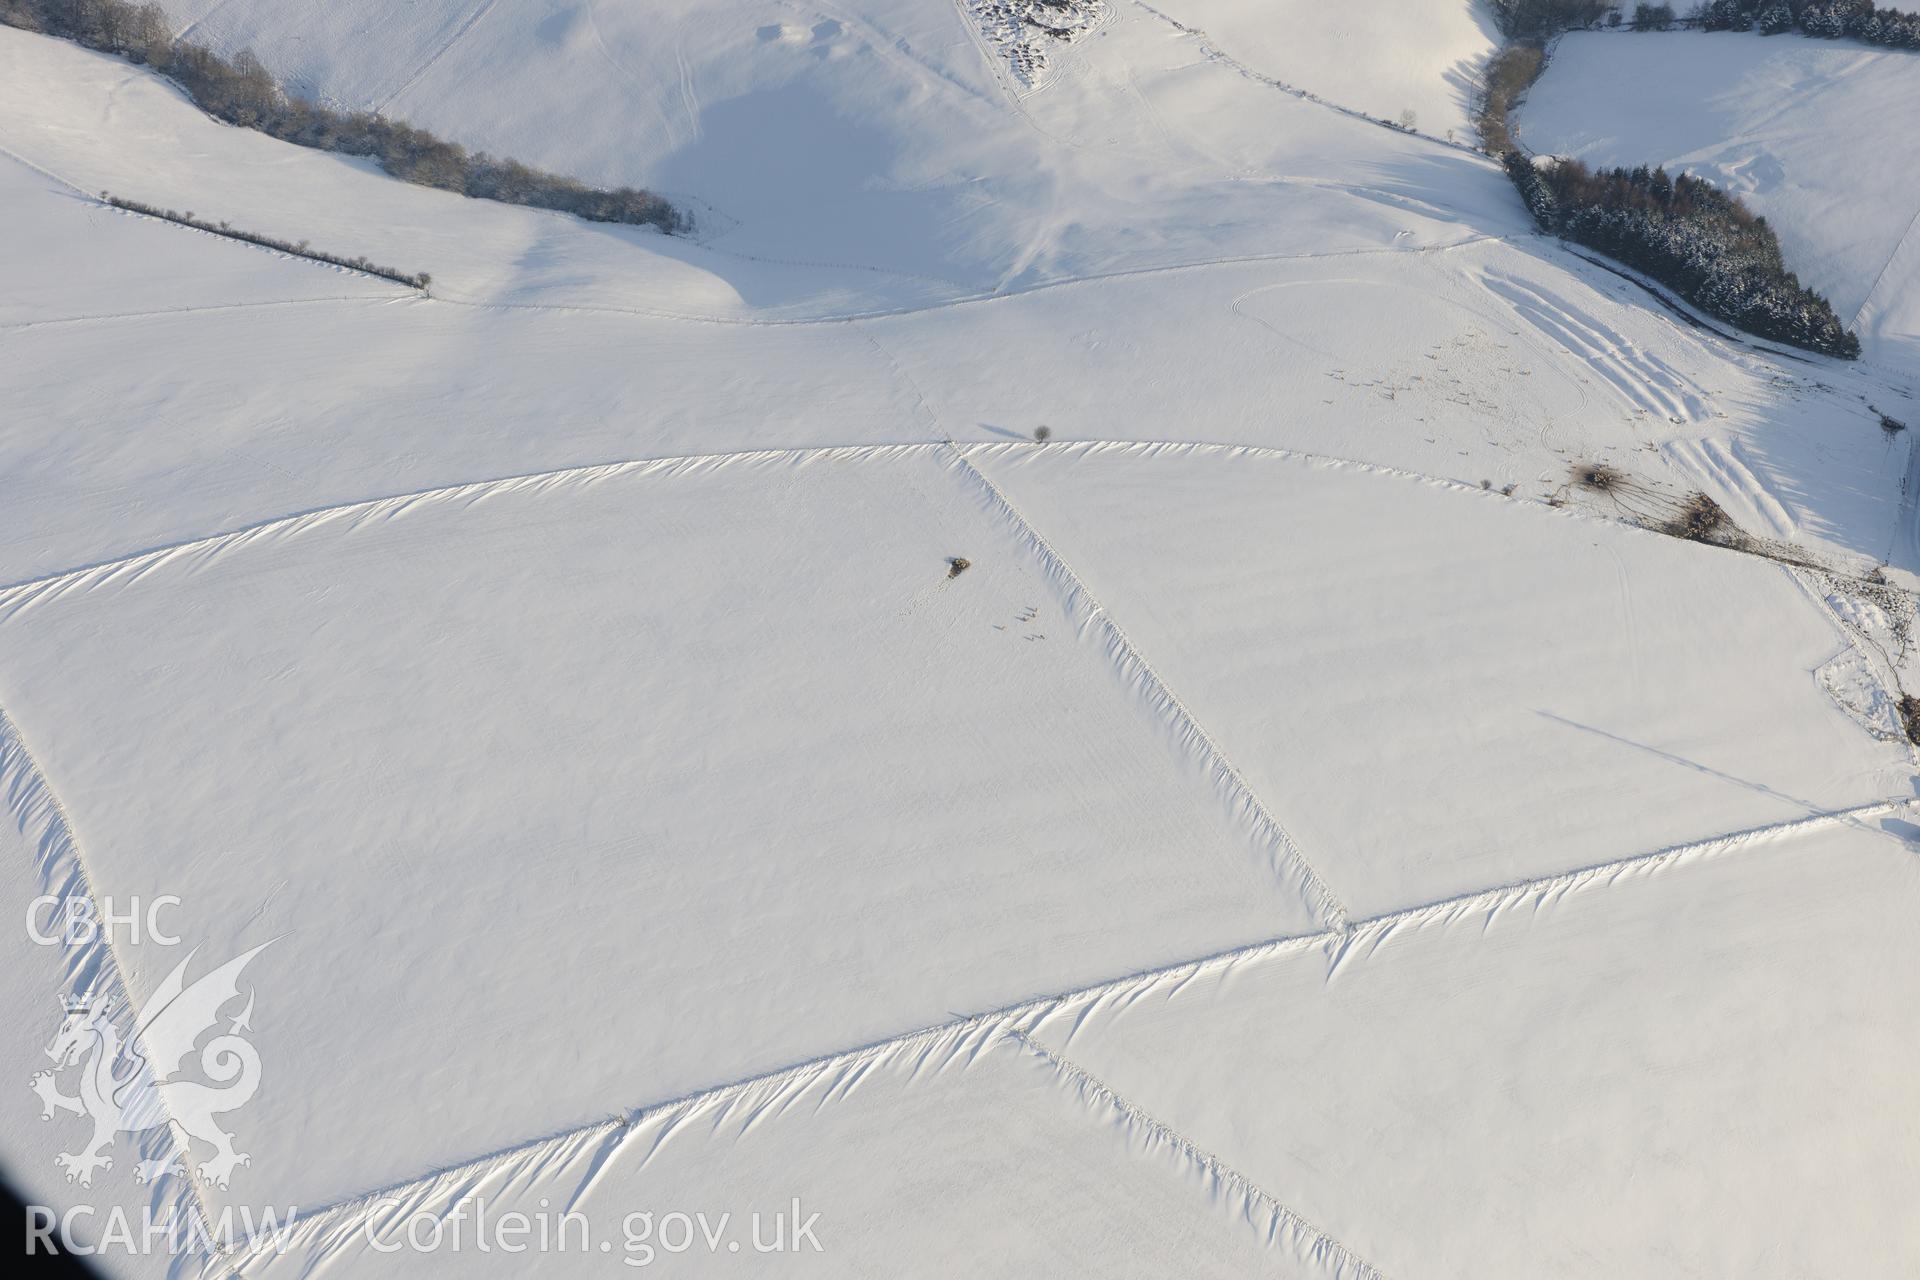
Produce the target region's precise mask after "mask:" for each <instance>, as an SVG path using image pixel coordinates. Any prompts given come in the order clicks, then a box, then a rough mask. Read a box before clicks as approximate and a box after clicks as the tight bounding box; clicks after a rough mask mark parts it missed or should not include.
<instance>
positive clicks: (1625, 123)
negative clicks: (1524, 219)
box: [1519, 32, 1920, 369]
mask: <svg viewBox="0 0 1920 1280" xmlns="http://www.w3.org/2000/svg"><path fill="white" fill-rule="evenodd" d="M1915 71H1916V68H1915V59H1914V55H1913V54H1912V53H1909V52H1904V51H1898V50H1888V49H1875V48H1873V47H1872V46H1869V45H1863V44H1858V43H1855V42H1853V41H1831V40H1811V39H1806V38H1804V37H1801V36H1798V35H1793V36H1790V37H1788V38H1785V39H1782V38H1780V37H1777V36H1776V37H1767V36H1762V35H1758V34H1754V33H1746V34H1736V33H1733V32H1712V33H1706V32H1658V33H1650V34H1640V33H1635V34H1629V35H1618V34H1596V33H1580V32H1576V33H1573V34H1570V35H1568V36H1566V37H1564V38H1562V39H1561V40H1560V41H1559V43H1558V44H1557V45H1556V46H1555V49H1554V54H1553V58H1552V61H1551V62H1550V63H1549V65H1548V68H1547V73H1546V75H1545V76H1543V77H1542V78H1541V80H1540V83H1539V84H1538V85H1536V86H1535V87H1534V89H1533V91H1532V93H1531V94H1530V95H1529V96H1528V99H1527V104H1526V107H1525V108H1524V109H1523V110H1522V111H1521V112H1520V113H1519V126H1520V129H1519V136H1520V138H1521V139H1522V140H1523V141H1524V142H1525V143H1526V144H1527V146H1528V147H1530V148H1531V149H1533V150H1535V151H1540V152H1551V153H1553V154H1556V155H1572V156H1578V157H1579V158H1581V159H1583V160H1586V161H1588V162H1589V163H1592V164H1605V165H1616V164H1627V165H1634V164H1665V165H1666V166H1668V168H1670V169H1673V170H1675V171H1676V172H1678V171H1681V170H1685V171H1686V172H1688V173H1695V174H1698V175H1700V176H1701V177H1703V178H1706V179H1708V180H1710V181H1712V182H1714V183H1715V184H1717V185H1719V186H1721V187H1724V188H1726V189H1727V190H1729V191H1733V192H1735V193H1737V194H1738V195H1739V196H1740V197H1741V198H1742V199H1744V200H1745V201H1746V202H1747V203H1748V204H1749V205H1751V206H1752V207H1753V209H1754V210H1755V211H1756V212H1758V213H1760V214H1763V215H1764V216H1765V217H1766V218H1767V220H1768V221H1769V222H1771V223H1772V224H1773V225H1774V228H1775V229H1776V230H1777V231H1778V233H1779V235H1780V241H1781V244H1782V246H1783V247H1784V248H1785V250H1786V252H1787V257H1788V261H1789V262H1791V263H1792V264H1793V266H1794V268H1795V269H1796V270H1797V271H1798V272H1799V274H1800V277H1801V279H1803V280H1804V281H1806V282H1807V283H1808V284H1810V285H1812V286H1813V287H1814V288H1816V289H1818V290H1820V291H1821V292H1822V293H1825V294H1826V295H1827V297H1828V298H1829V299H1830V300H1831V301H1832V302H1833V306H1834V310H1835V311H1837V312H1838V313H1839V314H1840V317H1841V318H1842V319H1843V320H1846V321H1847V322H1848V323H1849V324H1852V325H1853V326H1854V327H1856V328H1857V329H1858V330H1859V331H1860V337H1861V340H1862V342H1864V343H1865V344H1866V345H1867V354H1868V355H1869V356H1870V357H1878V358H1883V359H1887V360H1890V361H1898V362H1899V363H1900V364H1901V365H1902V366H1903V367H1905V368H1907V369H1912V368H1913V367H1914V366H1915V365H1916V364H1920V221H1917V220H1920V168H1917V167H1916V166H1915V165H1914V163H1913V152H1912V142H1911V139H1912V133H1913V127H1912V119H1911V117H1912V115H1913V110H1914V103H1915V101H1916V98H1915V93H1916V89H1915Z"/></svg>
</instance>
